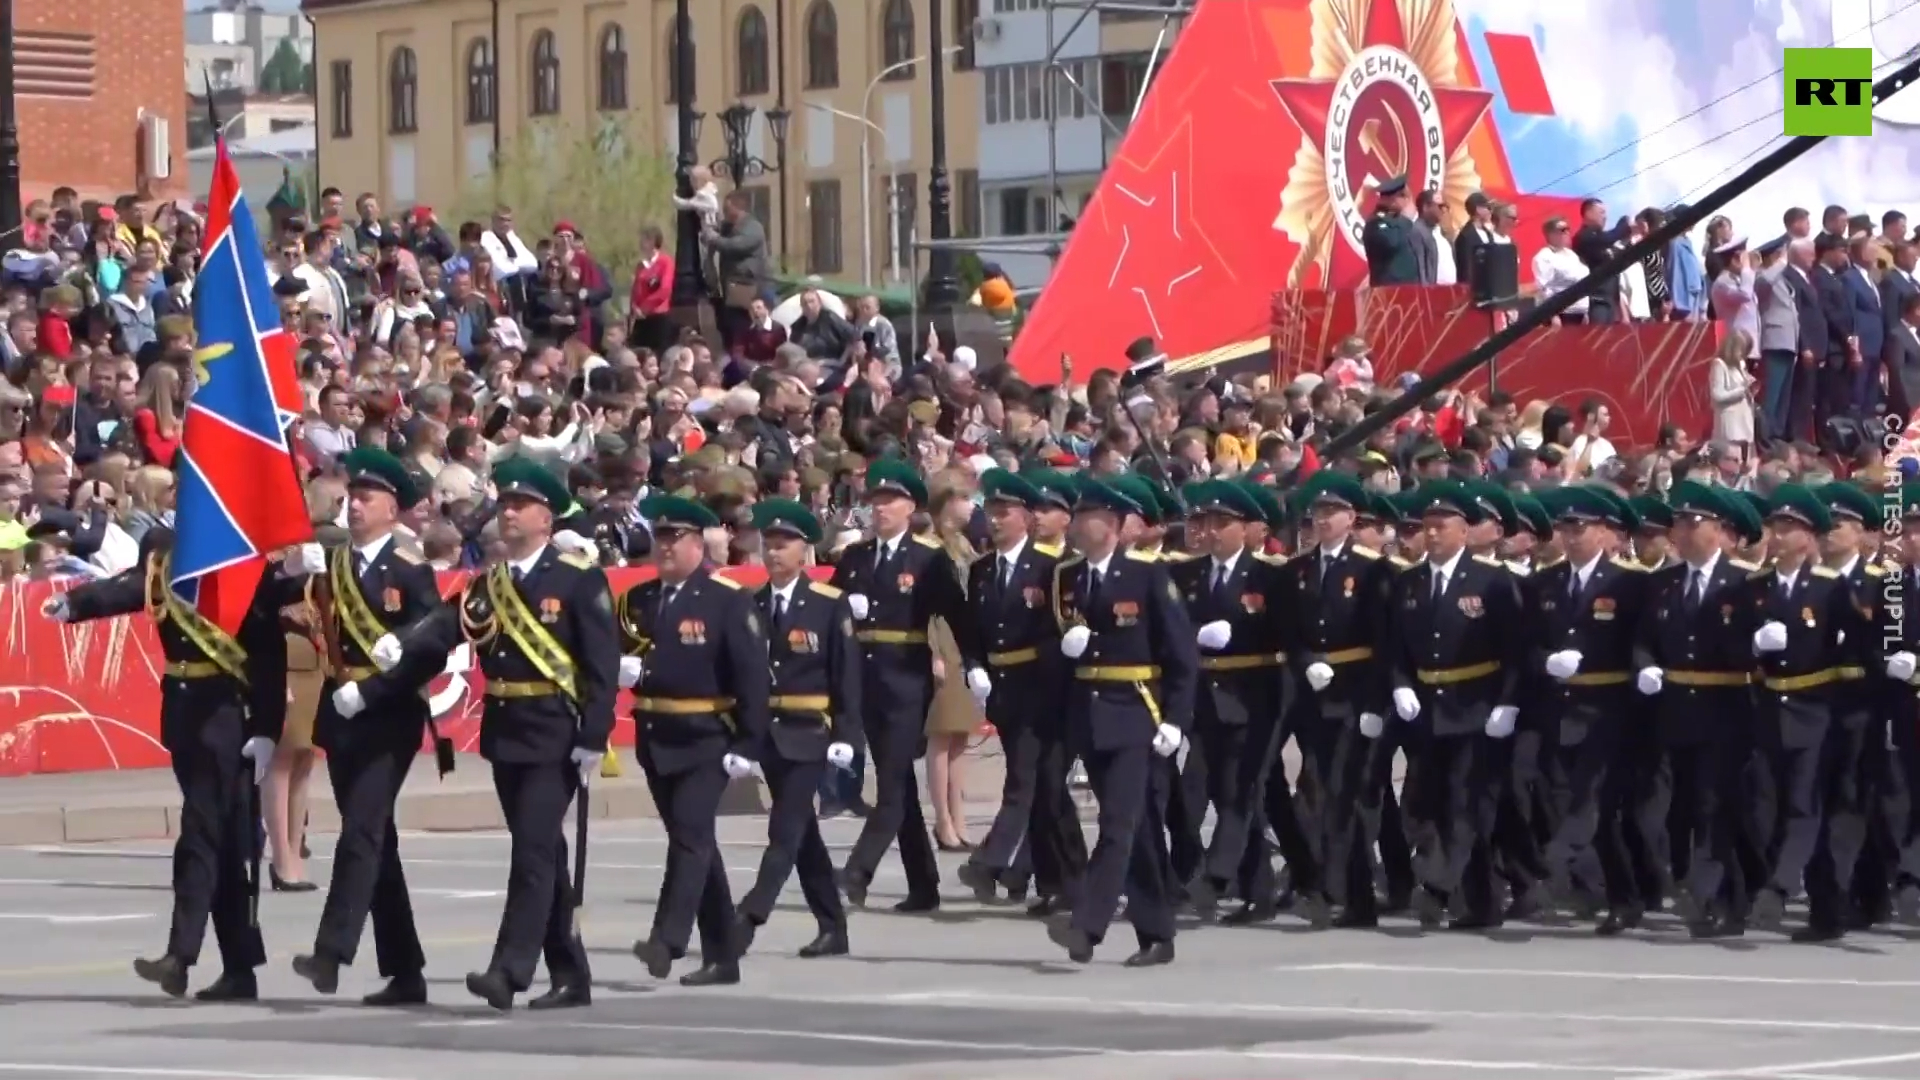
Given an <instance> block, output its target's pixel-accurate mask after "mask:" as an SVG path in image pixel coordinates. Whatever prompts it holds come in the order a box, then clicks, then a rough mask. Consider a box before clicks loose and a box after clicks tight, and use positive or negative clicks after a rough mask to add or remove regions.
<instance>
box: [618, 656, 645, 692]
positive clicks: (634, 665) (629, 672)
mask: <svg viewBox="0 0 1920 1080" xmlns="http://www.w3.org/2000/svg"><path fill="white" fill-rule="evenodd" d="M645 673H646V664H645V663H643V662H642V661H641V659H640V658H639V657H637V656H623V657H621V658H620V689H622V690H631V689H633V688H634V687H636V686H639V685H640V676H641V675H643V674H645Z"/></svg>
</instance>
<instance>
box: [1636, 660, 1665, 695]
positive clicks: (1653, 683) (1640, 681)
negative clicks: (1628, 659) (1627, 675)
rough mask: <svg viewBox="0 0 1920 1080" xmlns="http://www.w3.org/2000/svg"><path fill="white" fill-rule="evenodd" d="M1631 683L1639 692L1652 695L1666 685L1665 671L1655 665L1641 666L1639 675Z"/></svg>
mask: <svg viewBox="0 0 1920 1080" xmlns="http://www.w3.org/2000/svg"><path fill="white" fill-rule="evenodd" d="M1633 685H1634V686H1635V687H1636V688H1638V689H1639V691H1640V692H1641V693H1643V694H1645V695H1647V696H1648V697H1652V696H1653V695H1655V694H1657V693H1659V692H1660V689H1661V688H1662V687H1664V686H1666V685H1667V673H1666V672H1664V671H1661V670H1660V669H1659V668H1657V667H1650V668H1641V669H1640V674H1639V676H1638V677H1637V678H1635V679H1634V680H1633Z"/></svg>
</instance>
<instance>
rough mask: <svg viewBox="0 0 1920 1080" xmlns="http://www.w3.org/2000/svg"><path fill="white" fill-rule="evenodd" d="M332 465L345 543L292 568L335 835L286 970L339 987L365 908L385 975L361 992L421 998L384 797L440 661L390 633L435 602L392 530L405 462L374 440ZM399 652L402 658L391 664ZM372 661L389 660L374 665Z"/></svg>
mask: <svg viewBox="0 0 1920 1080" xmlns="http://www.w3.org/2000/svg"><path fill="white" fill-rule="evenodd" d="M341 466H342V467H343V468H344V469H345V470H346V473H347V492H348V502H347V532H348V535H349V537H350V540H351V542H350V543H349V544H348V545H347V546H345V547H340V548H336V549H334V551H333V552H332V553H331V555H330V556H322V558H324V559H325V562H324V567H323V568H322V569H319V570H317V571H314V572H312V573H309V574H306V575H303V576H302V578H301V579H297V580H298V581H299V583H300V584H303V585H304V586H305V589H306V593H307V595H308V596H309V597H312V598H313V602H314V606H315V609H316V610H315V617H316V619H318V620H322V621H325V622H327V623H328V625H326V626H324V627H323V629H322V636H323V638H324V654H325V659H326V663H327V666H328V668H329V669H330V670H329V671H328V678H327V681H326V683H324V684H323V685H322V687H321V697H320V713H319V718H318V720H317V721H316V722H315V725H314V744H315V745H316V746H318V747H320V748H321V749H322V750H325V751H326V752H327V775H328V777H329V778H330V779H331V780H332V782H333V798H334V803H335V805H336V806H338V807H339V809H340V838H339V842H338V844H337V845H336V846H335V848H334V854H333V879H332V883H331V884H330V885H329V886H328V888H327V900H326V906H325V907H323V908H322V909H321V912H320V927H319V930H318V931H317V932H316V934H315V935H314V945H313V951H312V952H311V953H309V954H306V955H304V956H296V957H294V958H293V970H294V972H295V973H296V974H298V975H299V976H300V977H301V978H303V979H306V980H307V981H308V982H310V983H312V984H313V988H314V989H315V990H318V991H319V992H320V993H323V994H331V993H333V992H334V991H336V990H337V989H339V986H340V969H341V968H342V967H345V966H351V965H352V964H353V961H354V957H355V955H356V954H357V953H358V952H359V948H360V935H361V931H362V930H363V929H365V927H366V923H367V918H368V916H369V915H371V916H372V918H373V944H374V951H375V954H376V957H377V958H378V960H379V963H380V975H381V977H382V978H385V979H387V980H388V983H387V986H386V988H385V989H383V990H380V991H378V992H376V993H373V994H371V995H369V996H368V997H367V998H366V1003H367V1004H369V1005H418V1004H422V1003H424V1002H425V1001H426V1000H427V981H426V979H425V977H424V976H423V975H422V972H423V971H424V969H425V968H426V962H427V958H426V953H425V952H424V951H423V950H422V949H421V947H420V935H419V932H418V931H417V930H416V929H415V927H414V922H413V904H412V902H411V900H410V899H409V897H408V895H407V878H406V872H405V871H404V870H403V869H402V867H401V864H400V834H399V830H398V829H396V828H395V827H394V820H393V808H394V801H395V800H396V799H398V798H399V797H400V788H401V786H402V785H403V784H405V783H406V779H407V772H408V770H409V769H411V768H412V767H413V761H414V758H416V757H418V756H419V754H420V740H421V737H422V735H423V734H424V733H425V731H426V729H427V726H428V724H429V723H431V719H430V717H429V716H428V709H427V702H426V698H425V696H424V695H423V694H422V693H421V691H422V690H423V689H424V688H425V687H426V685H427V683H428V682H430V681H431V680H432V679H433V678H434V676H436V675H438V674H439V673H440V671H441V668H442V667H443V666H444V665H442V664H435V663H432V662H431V661H432V657H427V656H424V655H422V654H420V653H415V654H414V655H413V656H412V657H405V656H404V655H403V654H402V650H401V647H400V642H399V639H398V638H397V637H396V636H395V635H396V634H398V633H400V632H403V631H404V630H405V628H407V627H409V626H412V625H414V624H416V623H418V622H420V621H421V620H422V619H425V618H427V617H428V616H430V615H432V614H433V613H434V612H436V611H439V610H440V608H441V601H440V589H439V586H438V584H437V582H436V581H435V580H434V574H433V567H431V566H429V565H427V562H426V560H425V559H423V558H421V557H420V556H419V555H418V554H416V553H415V552H414V551H412V550H411V549H409V548H404V547H402V546H401V545H400V543H399V542H398V541H397V540H396V539H395V537H394V535H393V530H394V526H395V525H396V524H398V522H399V520H400V515H401V514H403V513H405V512H407V511H408V510H411V509H412V508H413V506H414V504H415V503H417V502H419V501H420V492H419V489H418V488H417V487H416V486H415V484H414V482H413V477H412V476H411V475H409V474H408V472H407V469H406V466H405V465H403V464H401V462H400V460H399V459H398V458H396V457H394V456H393V455H392V454H389V453H387V452H386V451H384V450H380V449H377V448H373V447H360V448H358V449H356V450H354V451H353V452H351V453H349V454H348V455H347V456H346V457H345V458H343V459H342V460H341ZM313 554H314V555H316V556H319V555H320V553H319V552H318V551H315V552H313ZM313 561H315V562H319V561H321V558H315V559H314V560H313ZM396 658H398V659H401V660H402V661H404V662H402V663H399V664H395V663H394V659H396ZM381 660H385V661H387V664H388V665H389V669H388V670H385V671H382V670H381V664H380V663H379V661H381ZM336 664H337V665H338V666H335V665H336Z"/></svg>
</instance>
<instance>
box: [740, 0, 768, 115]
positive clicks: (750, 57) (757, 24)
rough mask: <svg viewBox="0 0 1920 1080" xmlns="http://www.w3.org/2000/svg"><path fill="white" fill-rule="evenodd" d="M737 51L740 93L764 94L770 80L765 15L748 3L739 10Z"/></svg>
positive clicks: (748, 94) (749, 94)
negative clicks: (768, 75) (738, 54)
mask: <svg viewBox="0 0 1920 1080" xmlns="http://www.w3.org/2000/svg"><path fill="white" fill-rule="evenodd" d="M735 47H736V49H737V50H738V51H739V53H740V56H739V66H740V87H739V90H740V95H739V96H741V97H752V96H753V95H755V94H764V93H766V92H767V88H768V86H769V85H770V84H771V83H772V80H771V79H769V78H768V77H767V69H768V68H769V67H770V65H769V64H768V62H767V17H766V16H765V15H762V14H760V9H759V8H757V7H755V6H753V5H752V4H748V5H747V6H746V8H745V9H743V10H742V11H741V12H740V31H739V40H738V41H737V42H736V43H735Z"/></svg>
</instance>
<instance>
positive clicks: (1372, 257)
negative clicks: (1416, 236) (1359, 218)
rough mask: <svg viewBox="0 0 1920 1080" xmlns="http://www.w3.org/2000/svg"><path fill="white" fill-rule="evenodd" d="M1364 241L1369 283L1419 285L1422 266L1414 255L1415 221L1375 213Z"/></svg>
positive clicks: (1370, 219) (1368, 224) (1363, 238)
mask: <svg viewBox="0 0 1920 1080" xmlns="http://www.w3.org/2000/svg"><path fill="white" fill-rule="evenodd" d="M1361 242H1362V246H1363V247H1364V248H1365V249H1366V253H1367V282H1368V283H1369V284H1372V285H1418V284H1420V264H1419V262H1418V261H1417V259H1416V258H1415V256H1414V253H1413V222H1411V221H1409V220H1407V219H1406V218H1405V217H1402V216H1401V215H1399V214H1389V213H1387V212H1386V211H1384V210H1376V211H1374V213H1373V216H1372V217H1370V218H1368V219H1367V225H1366V230H1365V232H1363V233H1362V234H1361Z"/></svg>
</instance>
